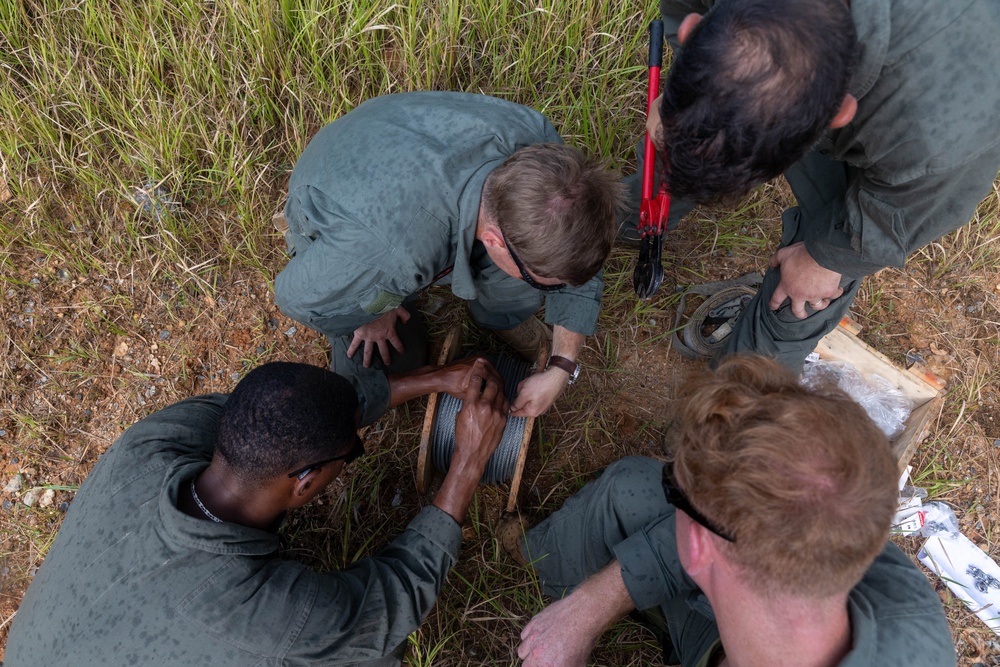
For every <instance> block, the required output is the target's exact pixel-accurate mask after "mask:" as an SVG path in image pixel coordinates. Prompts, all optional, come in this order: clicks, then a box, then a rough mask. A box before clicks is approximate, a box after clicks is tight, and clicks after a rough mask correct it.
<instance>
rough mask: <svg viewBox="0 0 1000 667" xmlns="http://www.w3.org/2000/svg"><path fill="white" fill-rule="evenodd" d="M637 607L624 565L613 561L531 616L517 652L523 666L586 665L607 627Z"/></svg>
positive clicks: (522, 632) (581, 666) (564, 666)
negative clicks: (565, 595) (623, 578)
mask: <svg viewBox="0 0 1000 667" xmlns="http://www.w3.org/2000/svg"><path fill="white" fill-rule="evenodd" d="M634 608H635V606H634V605H633V604H632V598H631V597H630V596H629V594H628V590H627V589H626V588H625V582H624V581H623V580H622V574H621V567H620V566H619V564H618V561H612V562H611V563H609V564H608V566H607V567H605V568H604V569H603V570H601V571H600V572H598V573H597V574H595V575H594V576H592V577H590V578H589V579H587V580H586V581H584V582H583V583H582V584H580V586H579V587H577V589H576V590H575V591H573V593H571V594H570V595H569V597H566V598H563V599H562V600H557V601H556V602H553V603H552V604H550V605H549V606H548V607H546V608H545V609H543V610H542V611H540V612H539V613H538V614H537V615H536V616H535V617H534V618H533V619H531V621H530V622H529V623H528V625H526V626H525V627H524V630H522V631H521V645H520V646H518V647H517V656H518V657H519V658H521V660H523V661H524V667H556V666H557V665H558V666H562V667H584V666H585V665H586V664H587V658H589V657H590V654H591V652H593V650H594V644H596V643H597V638H598V637H600V636H601V634H602V633H603V632H604V629H605V628H607V627H608V626H609V625H611V624H612V623H613V622H615V621H616V620H618V619H619V618H621V617H622V616H624V615H625V614H627V613H628V612H629V611H630V610H632V609H634Z"/></svg>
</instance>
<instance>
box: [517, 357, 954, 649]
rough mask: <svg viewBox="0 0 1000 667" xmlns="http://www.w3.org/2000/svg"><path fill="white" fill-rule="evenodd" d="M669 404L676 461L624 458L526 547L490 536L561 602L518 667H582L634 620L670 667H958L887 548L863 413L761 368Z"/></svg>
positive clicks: (887, 484) (722, 373) (530, 629)
mask: <svg viewBox="0 0 1000 667" xmlns="http://www.w3.org/2000/svg"><path fill="white" fill-rule="evenodd" d="M678 395H679V396H683V397H684V398H683V399H682V400H681V405H680V407H679V410H678V413H677V419H676V421H675V425H674V430H673V439H672V440H673V443H672V449H673V452H672V454H673V460H672V462H670V463H667V464H666V465H664V463H663V462H662V461H657V460H654V459H651V458H645V457H630V458H626V459H622V460H621V461H618V462H617V463H615V464H613V465H611V466H608V468H607V469H605V470H604V471H603V472H602V473H601V474H600V476H599V477H598V478H597V479H596V480H595V481H593V482H591V483H590V484H588V485H587V486H585V487H584V488H583V489H582V490H580V491H579V492H578V493H577V494H576V495H574V496H573V497H572V498H570V499H569V500H567V501H566V503H565V505H563V507H562V508H561V509H560V510H559V511H557V512H556V513H555V514H553V515H552V516H550V517H549V518H547V519H546V520H545V521H543V522H542V523H540V524H538V525H537V526H536V527H534V528H533V529H531V530H529V531H528V532H527V534H526V535H524V536H523V537H522V535H521V532H520V526H519V525H518V524H517V523H514V522H508V523H507V526H506V527H505V528H502V529H501V538H502V539H503V543H504V546H505V547H506V548H508V550H509V551H510V552H511V553H512V555H513V556H514V557H515V559H518V560H519V561H520V562H526V561H530V562H531V565H532V566H533V567H534V569H535V570H536V571H537V574H538V578H539V580H540V581H541V583H542V585H543V590H544V591H545V592H546V593H547V594H548V595H551V596H553V597H555V598H556V601H555V602H553V603H552V604H551V605H549V606H548V607H546V608H545V609H544V610H542V611H541V612H540V613H539V614H538V615H537V616H535V617H534V618H533V619H532V620H531V622H530V623H528V625H527V626H526V627H525V628H524V631H523V632H522V633H521V639H522V643H521V645H520V647H519V648H518V655H519V656H520V657H521V658H522V659H523V660H524V667H551V666H554V665H561V666H567V667H568V666H573V667H582V666H583V665H585V664H586V663H587V658H588V657H589V655H590V652H591V650H592V649H593V647H594V644H595V643H596V641H597V639H598V637H600V635H601V634H602V633H603V631H604V629H605V628H606V627H607V626H608V625H610V624H611V623H612V622H613V621H615V620H617V619H618V618H620V617H621V616H622V615H624V614H626V613H628V612H629V611H631V610H635V609H639V610H642V611H643V614H642V616H643V618H644V620H645V622H646V623H647V624H649V625H650V626H651V627H653V628H654V629H656V630H657V634H658V635H659V639H660V641H661V642H662V644H663V649H664V659H665V662H666V664H668V665H677V664H680V665H683V666H684V667H713V666H715V665H729V666H731V667H739V666H753V667H758V666H766V667H781V666H783V665H787V666H789V667H791V666H794V667H835V666H839V667H883V666H886V665H905V666H906V667H945V666H946V665H954V664H955V649H954V646H953V645H952V642H951V633H950V632H949V630H948V624H947V623H946V621H945V618H944V612H943V610H942V608H941V602H940V600H939V599H938V596H937V594H936V593H935V592H934V589H933V588H932V587H931V585H930V583H929V582H928V581H927V578H926V577H925V576H924V575H923V574H922V573H921V572H920V571H919V570H918V569H917V567H916V566H915V565H914V564H913V562H912V561H911V560H910V559H909V558H907V557H906V555H905V554H904V553H903V552H902V551H900V550H899V549H898V548H897V547H896V546H895V545H894V544H892V543H891V542H887V539H888V537H889V526H890V524H891V522H892V517H893V514H894V512H895V509H896V504H897V489H896V480H897V476H898V470H897V468H896V461H895V457H893V456H892V454H891V452H890V447H889V443H888V441H887V440H886V438H885V436H884V435H883V434H882V432H881V431H880V430H879V429H878V427H876V426H875V424H874V423H872V421H871V419H869V417H868V415H867V414H866V413H865V411H864V409H862V408H861V407H860V406H859V405H858V404H857V403H855V402H854V401H853V400H852V399H851V398H849V397H848V396H847V395H846V394H844V393H843V392H842V391H840V390H839V389H837V388H836V387H830V388H825V389H819V390H811V389H806V388H804V387H802V386H801V385H800V384H799V382H798V380H797V379H796V377H794V376H793V375H792V374H791V373H789V372H788V371H787V370H785V369H783V368H782V367H781V366H779V365H778V363H777V362H775V361H771V360H767V359H764V358H763V357H740V356H735V357H729V358H727V360H725V361H723V362H722V363H721V364H720V366H719V368H718V370H717V371H715V372H714V373H706V374H704V375H702V376H700V377H697V378H695V379H693V380H691V381H689V383H688V384H687V385H686V386H685V387H684V389H683V390H682V391H681V392H680V393H679V394H678Z"/></svg>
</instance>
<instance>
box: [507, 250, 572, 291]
mask: <svg viewBox="0 0 1000 667" xmlns="http://www.w3.org/2000/svg"><path fill="white" fill-rule="evenodd" d="M503 244H504V245H505V246H507V252H509V253H510V258H511V259H512V260H514V264H516V265H517V270H518V271H520V272H521V280H523V281H524V282H526V283H528V285H530V286H531V287H534V288H535V289H537V290H541V291H543V292H555V291H556V290H561V289H562V288H563V287H566V283H558V284H556V285H543V284H541V283H540V282H538V281H537V280H535V279H534V278H532V277H531V276H529V275H528V270H527V269H526V268H524V262H522V261H521V258H520V257H518V256H517V253H516V252H514V249H513V248H511V247H510V244H509V243H507V239H504V240H503Z"/></svg>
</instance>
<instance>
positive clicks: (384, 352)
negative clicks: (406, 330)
mask: <svg viewBox="0 0 1000 667" xmlns="http://www.w3.org/2000/svg"><path fill="white" fill-rule="evenodd" d="M396 320H400V321H402V322H403V323H404V324H405V323H406V322H409V321H410V312H409V311H408V310H406V308H403V307H402V306H396V307H395V308H393V309H392V310H390V311H389V312H388V313H386V314H384V315H382V316H381V317H380V318H378V319H377V320H374V321H372V322H369V323H368V324H363V325H361V326H360V327H358V328H357V329H355V330H354V339H353V340H352V341H351V345H350V347H348V348H347V356H348V357H353V356H354V353H355V352H357V351H358V348H359V347H361V344H362V343H364V346H365V355H364V366H365V368H368V367H370V366H371V365H372V353H373V352H374V351H375V347H376V346H378V351H379V355H380V356H381V357H382V362H383V363H384V364H385V365H386V366H388V365H389V364H390V363H392V357H391V356H390V355H389V346H390V345H392V347H394V348H396V351H397V352H403V351H404V348H403V341H401V340H400V339H399V334H397V333H396Z"/></svg>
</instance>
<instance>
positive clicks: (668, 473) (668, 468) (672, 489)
mask: <svg viewBox="0 0 1000 667" xmlns="http://www.w3.org/2000/svg"><path fill="white" fill-rule="evenodd" d="M663 491H664V493H666V494H667V502H668V503H670V504H671V505H673V506H674V507H676V508H677V509H679V510H682V511H683V512H684V513H685V514H687V515H688V516H689V517H691V518H692V519H693V520H694V521H695V522H696V523H699V524H701V525H702V526H704V527H705V528H707V529H708V530H710V531H711V532H713V533H715V534H716V535H718V536H719V537H721V538H722V539H724V540H726V541H727V542H736V538H735V537H732V536H731V535H729V533H727V532H726V531H724V530H723V529H722V528H719V527H718V526H717V525H716V524H715V523H713V522H712V521H711V520H710V519H709V518H708V517H706V516H705V515H704V514H702V513H701V512H699V511H698V510H696V509H695V507H694V505H692V504H691V501H690V500H688V497H687V496H686V495H684V492H683V491H681V487H680V486H678V485H677V478H675V477H674V464H673V463H667V464H666V465H664V466H663Z"/></svg>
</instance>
